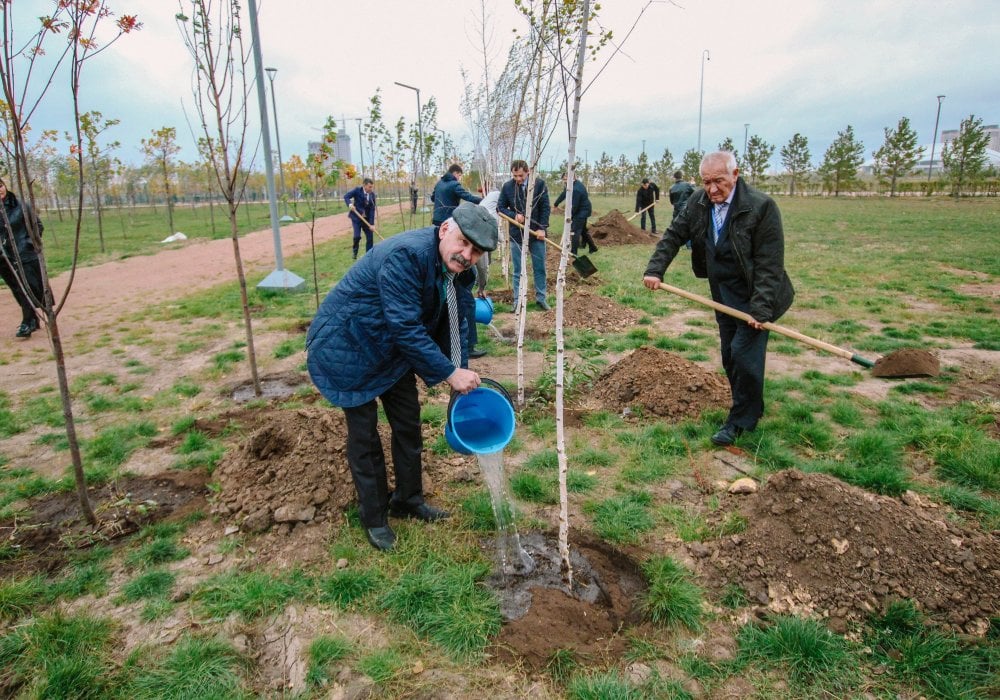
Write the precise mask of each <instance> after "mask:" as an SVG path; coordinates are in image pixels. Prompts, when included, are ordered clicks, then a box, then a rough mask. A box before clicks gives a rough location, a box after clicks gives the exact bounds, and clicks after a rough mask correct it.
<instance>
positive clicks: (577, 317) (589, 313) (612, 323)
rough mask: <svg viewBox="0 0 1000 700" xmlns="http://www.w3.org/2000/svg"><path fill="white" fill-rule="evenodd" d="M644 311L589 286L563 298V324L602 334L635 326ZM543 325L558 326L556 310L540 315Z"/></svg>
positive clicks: (620, 331)
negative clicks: (595, 291) (591, 289)
mask: <svg viewBox="0 0 1000 700" xmlns="http://www.w3.org/2000/svg"><path fill="white" fill-rule="evenodd" d="M641 315H642V314H640V313H639V312H638V311H636V310H635V309H632V308H629V307H627V306H622V305H621V304H619V303H618V302H616V301H612V300H611V299H608V298H607V297H604V296H601V295H600V294H594V293H592V292H589V291H587V290H585V289H579V290H576V291H574V292H573V293H572V294H570V295H568V296H567V297H565V298H564V299H563V327H565V328H589V329H591V330H594V331H597V332H598V333H623V332H625V331H627V330H629V329H631V328H633V327H634V326H635V324H636V323H637V322H638V320H639V317H640V316H641ZM539 318H541V319H542V323H543V325H546V326H548V327H550V328H551V327H555V322H556V310H555V308H554V307H553V309H552V310H551V311H546V312H544V313H542V314H539Z"/></svg>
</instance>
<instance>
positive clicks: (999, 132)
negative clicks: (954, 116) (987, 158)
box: [941, 124, 1000, 151]
mask: <svg viewBox="0 0 1000 700" xmlns="http://www.w3.org/2000/svg"><path fill="white" fill-rule="evenodd" d="M983 131H985V132H986V135H987V136H989V137H990V142H989V143H988V144H986V147H987V148H990V149H992V150H994V151H1000V124H990V125H989V126H984V127H983ZM957 138H958V129H946V130H945V131H942V132H941V146H942V147H943V146H944V145H945V144H948V143H951V142H952V141H954V140H955V139H957Z"/></svg>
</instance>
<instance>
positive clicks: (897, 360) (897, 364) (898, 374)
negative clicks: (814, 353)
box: [658, 282, 941, 379]
mask: <svg viewBox="0 0 1000 700" xmlns="http://www.w3.org/2000/svg"><path fill="white" fill-rule="evenodd" d="M658 288H659V289H665V290H666V291H668V292H670V293H672V294H676V295H677V296H681V297H684V298H685V299H690V300H691V301H694V302H697V303H699V304H704V305H705V306H709V307H711V308H713V309H715V310H716V311H720V312H722V313H724V314H728V315H729V316H732V317H734V318H738V319H740V320H743V321H749V320H750V319H751V318H752V317H751V316H750V314H748V313H744V312H743V311H738V310H736V309H734V308H732V307H730V306H726V305H725V304H720V303H719V302H717V301H714V300H712V299H706V298H705V297H703V296H698V295H697V294H693V293H692V292H689V291H687V290H685V289H680V288H679V287H671V286H670V285H669V284H664V283H663V282H660V285H659V287H658ZM761 325H762V326H763V327H764V328H766V329H767V330H769V331H774V332H775V333H779V334H781V335H783V336H785V337H787V338H791V339H792V340H798V341H800V342H802V343H805V344H806V345H811V346H812V347H814V348H816V349H818V350H825V351H826V352H828V353H830V354H832V355H836V356H837V357H842V358H844V359H845V360H850V361H851V362H853V363H855V364H858V365H861V366H862V367H867V368H868V369H871V370H872V376H873V377H882V378H891V379H905V378H907V377H936V376H938V375H939V374H940V372H941V367H940V363H939V361H938V358H937V356H936V355H934V354H933V353H931V352H929V351H927V350H918V349H916V348H904V349H901V350H894V351H892V352H890V353H889V354H888V355H883V356H882V357H880V358H878V359H877V360H875V361H874V362H872V361H871V360H868V359H866V358H864V357H861V356H860V355H856V354H854V353H853V352H851V351H850V350H845V349H844V348H838V347H837V346H836V345H830V343H824V342H823V341H822V340H817V339H816V338H810V337H809V336H808V335H803V334H802V333H799V332H798V331H793V330H792V329H791V328H785V327H784V326H779V325H778V324H776V323H770V322H765V323H762V324H761Z"/></svg>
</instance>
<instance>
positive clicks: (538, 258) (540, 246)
mask: <svg viewBox="0 0 1000 700" xmlns="http://www.w3.org/2000/svg"><path fill="white" fill-rule="evenodd" d="M528 253H530V254H531V271H532V273H533V274H534V276H535V301H545V300H546V299H545V291H546V287H545V243H544V242H542V241H540V240H538V239H537V238H535V237H534V236H532V237H531V240H530V241H529V242H528ZM510 256H511V258H512V260H513V262H514V298H515V299H517V298H518V289H520V286H519V285H520V282H521V244H520V243H518V242H517V241H515V240H511V242H510Z"/></svg>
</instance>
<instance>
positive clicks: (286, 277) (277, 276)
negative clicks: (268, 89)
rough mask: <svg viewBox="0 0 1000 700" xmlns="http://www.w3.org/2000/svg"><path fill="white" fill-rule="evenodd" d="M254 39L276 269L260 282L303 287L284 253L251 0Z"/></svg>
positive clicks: (276, 286)
mask: <svg viewBox="0 0 1000 700" xmlns="http://www.w3.org/2000/svg"><path fill="white" fill-rule="evenodd" d="M249 7H250V43H251V45H252V50H253V63H254V83H255V84H256V86H257V106H258V108H259V109H260V131H261V134H260V135H261V141H263V142H264V153H266V154H267V157H266V158H265V159H264V176H265V178H266V179H267V193H268V200H269V201H268V204H269V209H270V213H271V234H272V237H273V238H274V263H275V269H274V270H273V271H272V272H271V273H270V274H269V275H268V276H267V277H265V278H264V279H263V280H261V281H260V283H259V284H258V285H257V287H258V288H261V289H275V290H282V289H283V290H290V291H295V290H299V289H302V288H303V287H304V286H305V283H306V281H305V280H304V279H302V278H301V277H299V276H298V275H296V274H295V273H294V272H292V271H290V270H286V269H285V260H284V257H283V256H282V254H281V227H280V225H279V224H278V202H277V197H275V193H274V164H273V163H271V135H270V129H269V128H268V121H269V120H268V118H267V97H266V95H265V87H264V60H263V58H261V52H260V32H259V31H258V30H257V2H256V0H250V6H249Z"/></svg>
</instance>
